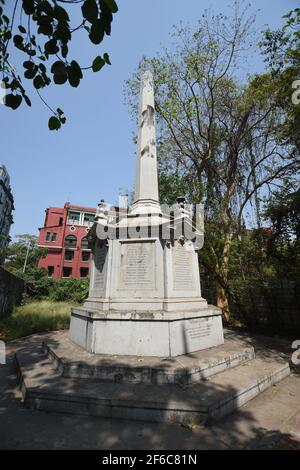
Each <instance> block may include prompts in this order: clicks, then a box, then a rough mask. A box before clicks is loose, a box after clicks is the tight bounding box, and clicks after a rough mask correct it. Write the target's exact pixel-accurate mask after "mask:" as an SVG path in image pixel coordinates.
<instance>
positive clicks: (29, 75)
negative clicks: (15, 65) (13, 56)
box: [24, 67, 38, 80]
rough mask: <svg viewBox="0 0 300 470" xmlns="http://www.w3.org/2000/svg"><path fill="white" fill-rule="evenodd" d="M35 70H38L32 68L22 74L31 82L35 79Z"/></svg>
mask: <svg viewBox="0 0 300 470" xmlns="http://www.w3.org/2000/svg"><path fill="white" fill-rule="evenodd" d="M37 70H38V68H37V67H33V68H32V69H28V70H26V71H25V72H24V77H25V78H28V79H29V80H32V79H33V78H34V77H35V75H36V73H37Z"/></svg>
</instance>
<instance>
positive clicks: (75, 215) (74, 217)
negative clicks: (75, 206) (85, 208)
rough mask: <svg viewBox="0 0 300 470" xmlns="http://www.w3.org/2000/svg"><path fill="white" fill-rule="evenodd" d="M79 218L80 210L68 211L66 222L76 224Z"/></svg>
mask: <svg viewBox="0 0 300 470" xmlns="http://www.w3.org/2000/svg"><path fill="white" fill-rule="evenodd" d="M79 218H80V212H73V211H70V212H69V213H68V223H70V224H76V223H77V225H78V222H79Z"/></svg>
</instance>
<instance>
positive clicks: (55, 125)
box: [48, 116, 61, 131]
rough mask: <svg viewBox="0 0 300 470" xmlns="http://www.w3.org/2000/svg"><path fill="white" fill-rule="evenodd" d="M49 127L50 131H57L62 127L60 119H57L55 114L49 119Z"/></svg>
mask: <svg viewBox="0 0 300 470" xmlns="http://www.w3.org/2000/svg"><path fill="white" fill-rule="evenodd" d="M48 127H49V129H50V131H57V130H58V129H59V128H60V127H61V123H60V120H59V119H57V117H55V116H51V118H50V119H49V121H48Z"/></svg>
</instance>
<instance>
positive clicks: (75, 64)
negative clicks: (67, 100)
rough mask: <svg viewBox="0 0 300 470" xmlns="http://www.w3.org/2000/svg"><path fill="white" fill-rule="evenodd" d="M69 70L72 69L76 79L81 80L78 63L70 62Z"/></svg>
mask: <svg viewBox="0 0 300 470" xmlns="http://www.w3.org/2000/svg"><path fill="white" fill-rule="evenodd" d="M71 68H72V72H73V73H74V74H75V75H76V76H77V77H78V78H82V70H81V68H80V66H79V64H78V62H76V60H72V62H71Z"/></svg>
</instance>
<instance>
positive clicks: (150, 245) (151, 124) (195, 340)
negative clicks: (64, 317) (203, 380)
mask: <svg viewBox="0 0 300 470" xmlns="http://www.w3.org/2000/svg"><path fill="white" fill-rule="evenodd" d="M178 201H179V203H178V207H177V208H176V209H175V211H173V212H172V211H169V212H168V211H166V210H162V208H161V205H160V203H159V194H158V177H157V155H156V136H155V110H154V84H153V78H152V75H151V73H150V72H146V73H144V74H143V76H142V78H141V93H140V106H139V129H138V144H137V157H136V186H135V200H134V203H133V205H132V207H131V208H130V210H129V212H128V213H127V214H124V215H122V216H120V217H118V219H116V221H115V222H114V223H111V222H109V219H108V216H107V211H106V209H105V204H104V203H103V202H102V203H101V204H100V205H99V209H98V211H97V214H96V219H95V223H94V225H93V227H92V229H91V231H90V233H89V239H90V243H91V246H92V250H93V259H92V265H91V275H90V289H89V297H88V299H87V300H86V301H85V303H84V305H83V307H80V308H73V309H72V317H71V326H70V338H71V340H72V341H74V342H75V343H77V344H79V345H80V346H82V347H83V348H85V349H86V350H87V351H89V352H92V353H96V354H97V353H99V354H100V353H101V354H114V355H140V356H160V357H174V356H178V355H182V354H186V353H190V352H193V351H198V350H201V349H205V348H209V347H212V346H217V345H219V344H222V343H223V341H224V339H223V329H222V320H221V311H220V309H218V308H217V307H214V306H209V305H207V302H206V301H205V299H203V298H202V296H201V288H200V278H199V266H198V255H197V250H198V249H199V243H198V242H199V240H201V239H202V237H203V232H202V231H201V230H199V229H195V228H194V222H193V220H192V219H191V217H190V214H189V213H188V212H187V211H186V210H185V207H184V203H183V198H179V199H178ZM200 245H201V243H200Z"/></svg>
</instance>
